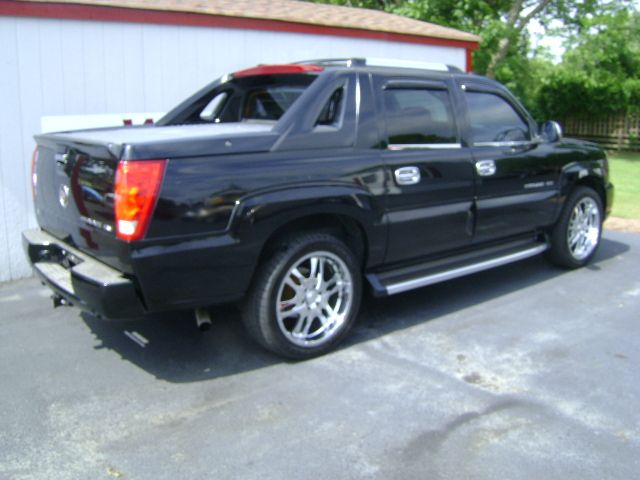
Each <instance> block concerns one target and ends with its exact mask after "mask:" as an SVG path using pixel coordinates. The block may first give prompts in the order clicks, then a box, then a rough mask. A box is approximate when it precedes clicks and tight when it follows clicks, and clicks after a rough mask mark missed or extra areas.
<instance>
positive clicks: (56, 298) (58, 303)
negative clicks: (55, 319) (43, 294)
mask: <svg viewBox="0 0 640 480" xmlns="http://www.w3.org/2000/svg"><path fill="white" fill-rule="evenodd" d="M51 300H53V308H58V307H70V306H71V303H69V302H68V301H67V299H66V298H64V297H63V296H62V295H58V294H57V293H54V294H53V295H51Z"/></svg>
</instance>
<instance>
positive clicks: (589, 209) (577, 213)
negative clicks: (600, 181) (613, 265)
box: [549, 187, 603, 268]
mask: <svg viewBox="0 0 640 480" xmlns="http://www.w3.org/2000/svg"><path fill="white" fill-rule="evenodd" d="M602 217H603V216H602V201H601V200H600V197H599V196H598V194H597V193H596V192H595V191H593V190H592V189H591V188H588V187H578V188H577V189H576V190H574V191H573V193H572V194H571V196H570V197H569V199H568V200H567V203H566V204H565V208H564V210H563V211H562V214H561V215H560V218H559V219H558V222H557V223H556V225H555V226H554V227H553V229H552V231H551V248H550V250H549V258H550V259H551V261H552V262H553V263H555V264H556V265H559V266H562V267H566V268H578V267H581V266H583V265H585V264H586V263H588V262H589V260H591V258H592V257H593V255H594V254H595V253H596V250H597V248H598V245H599V244H600V237H601V235H602V220H603V218H602Z"/></svg>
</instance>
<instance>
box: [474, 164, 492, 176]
mask: <svg viewBox="0 0 640 480" xmlns="http://www.w3.org/2000/svg"><path fill="white" fill-rule="evenodd" d="M476 172H478V175H480V176H481V177H490V176H491V175H493V174H495V173H496V162H494V161H493V160H480V161H479V162H476Z"/></svg>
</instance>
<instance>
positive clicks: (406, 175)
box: [393, 167, 420, 185]
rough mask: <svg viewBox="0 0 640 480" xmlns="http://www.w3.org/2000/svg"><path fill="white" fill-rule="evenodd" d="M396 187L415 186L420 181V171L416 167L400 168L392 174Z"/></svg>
mask: <svg viewBox="0 0 640 480" xmlns="http://www.w3.org/2000/svg"><path fill="white" fill-rule="evenodd" d="M393 173H394V175H395V177H396V183H397V184H398V185H415V184H416V183H418V182H419V181H420V169H419V168H418V167H402V168H398V169H396V171H395V172H393Z"/></svg>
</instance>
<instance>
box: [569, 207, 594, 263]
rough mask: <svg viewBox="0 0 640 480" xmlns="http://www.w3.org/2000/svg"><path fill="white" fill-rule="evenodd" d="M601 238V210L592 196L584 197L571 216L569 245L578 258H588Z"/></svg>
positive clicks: (570, 250)
mask: <svg viewBox="0 0 640 480" xmlns="http://www.w3.org/2000/svg"><path fill="white" fill-rule="evenodd" d="M599 240H600V210H599V208H598V205H597V203H596V202H595V200H594V199H593V198H591V197H583V198H582V199H580V201H578V203H576V205H575V206H574V207H573V211H572V212H571V216H570V217H569V226H568V228H567V246H568V247H569V252H570V253H571V256H572V257H573V258H575V259H576V260H583V259H585V258H587V257H588V256H589V255H591V253H593V251H594V250H595V248H596V247H597V246H598V241H599Z"/></svg>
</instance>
